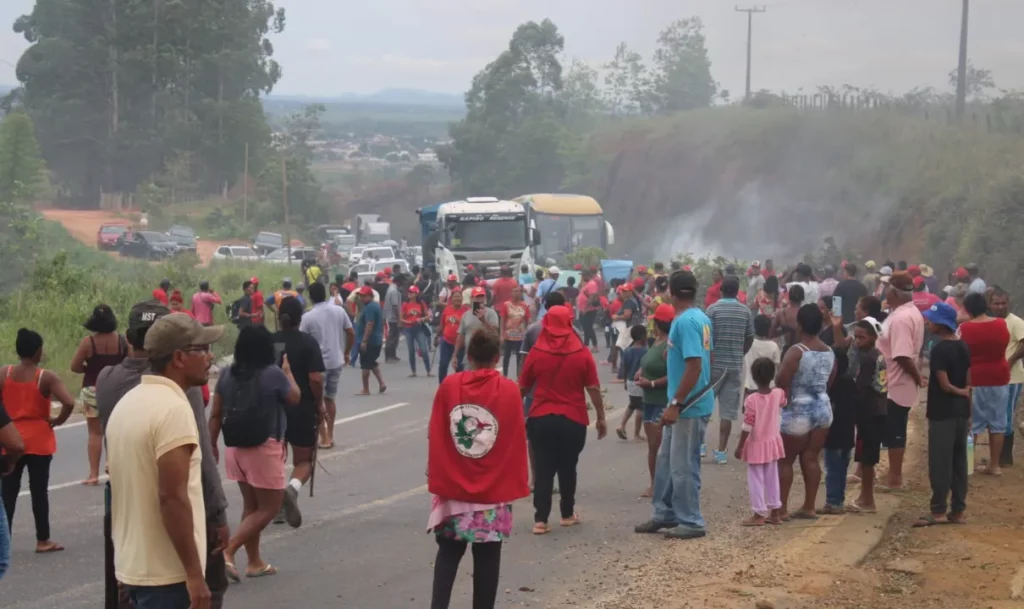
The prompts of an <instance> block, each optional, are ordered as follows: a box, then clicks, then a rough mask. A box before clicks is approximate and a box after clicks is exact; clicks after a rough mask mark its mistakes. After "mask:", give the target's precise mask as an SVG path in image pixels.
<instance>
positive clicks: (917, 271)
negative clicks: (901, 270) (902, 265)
mask: <svg viewBox="0 0 1024 609" xmlns="http://www.w3.org/2000/svg"><path fill="white" fill-rule="evenodd" d="M907 272H908V273H910V276H911V277H918V276H920V275H921V267H919V266H917V265H916V264H911V265H910V266H908V267H907Z"/></svg>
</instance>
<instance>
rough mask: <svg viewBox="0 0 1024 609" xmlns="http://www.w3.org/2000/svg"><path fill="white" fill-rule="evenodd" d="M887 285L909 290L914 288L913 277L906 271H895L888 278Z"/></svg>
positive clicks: (905, 290)
mask: <svg viewBox="0 0 1024 609" xmlns="http://www.w3.org/2000/svg"><path fill="white" fill-rule="evenodd" d="M889 285H891V286H892V287H893V288H895V289H897V290H902V291H904V292H909V291H911V290H913V289H914V278H913V277H911V276H910V273H908V272H906V271H897V272H895V273H893V274H892V277H890V278H889Z"/></svg>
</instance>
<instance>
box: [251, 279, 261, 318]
mask: <svg viewBox="0 0 1024 609" xmlns="http://www.w3.org/2000/svg"><path fill="white" fill-rule="evenodd" d="M249 281H251V282H252V294H251V295H250V298H251V299H252V316H251V317H250V318H249V321H250V322H252V324H253V325H257V326H262V325H263V312H264V311H263V306H264V299H263V292H261V291H260V278H259V277H253V278H252V279H250V280H249Z"/></svg>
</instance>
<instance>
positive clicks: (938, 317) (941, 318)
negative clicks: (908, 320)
mask: <svg viewBox="0 0 1024 609" xmlns="http://www.w3.org/2000/svg"><path fill="white" fill-rule="evenodd" d="M922 315H924V318H925V319H927V320H928V321H930V322H932V323H933V324H936V325H939V326H946V327H947V328H949V329H950V330H952V331H953V332H956V326H957V323H956V309H954V308H953V307H951V306H949V305H948V304H946V303H944V302H937V303H935V304H933V305H932V306H931V308H929V309H927V310H926V311H924V312H923V313H922Z"/></svg>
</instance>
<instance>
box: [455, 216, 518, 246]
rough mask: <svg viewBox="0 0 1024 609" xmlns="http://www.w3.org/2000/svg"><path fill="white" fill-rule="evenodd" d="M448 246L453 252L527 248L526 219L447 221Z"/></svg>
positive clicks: (456, 219) (456, 218) (457, 219)
mask: <svg viewBox="0 0 1024 609" xmlns="http://www.w3.org/2000/svg"><path fill="white" fill-rule="evenodd" d="M446 225H447V230H448V245H449V247H450V248H451V249H452V250H472V251H484V250H516V249H524V248H525V247H526V217H525V216H519V217H518V218H513V219H509V220H484V221H461V220H460V219H459V218H458V216H456V217H454V218H453V217H451V216H449V217H448V219H447V220H446Z"/></svg>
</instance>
